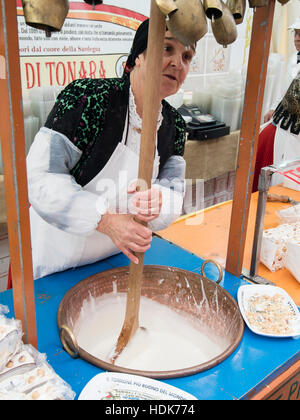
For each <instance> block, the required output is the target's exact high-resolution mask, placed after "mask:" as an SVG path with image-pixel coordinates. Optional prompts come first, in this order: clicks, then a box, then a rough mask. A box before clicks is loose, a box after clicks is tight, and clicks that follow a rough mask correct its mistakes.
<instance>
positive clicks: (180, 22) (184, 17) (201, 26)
mask: <svg viewBox="0 0 300 420" xmlns="http://www.w3.org/2000/svg"><path fill="white" fill-rule="evenodd" d="M176 6H177V10H176V11H174V12H171V13H170V14H169V15H168V19H167V27H168V29H169V31H171V32H172V34H173V35H174V37H175V38H177V39H178V40H179V41H180V42H181V43H182V44H183V45H187V46H188V45H193V44H195V43H196V42H197V41H199V39H201V38H202V37H203V36H204V35H205V34H206V32H207V29H208V28H207V20H206V16H205V12H204V8H203V5H202V2H201V0H176Z"/></svg>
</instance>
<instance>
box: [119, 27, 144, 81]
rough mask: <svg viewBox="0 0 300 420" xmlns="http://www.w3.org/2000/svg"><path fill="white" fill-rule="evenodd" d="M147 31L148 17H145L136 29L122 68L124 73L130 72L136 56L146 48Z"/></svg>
mask: <svg viewBox="0 0 300 420" xmlns="http://www.w3.org/2000/svg"><path fill="white" fill-rule="evenodd" d="M148 33H149V19H146V20H144V22H143V23H142V24H141V25H140V26H139V27H138V30H137V31H136V34H135V37H134V40H133V43H132V47H131V50H130V53H129V56H128V58H127V61H126V66H125V70H124V74H125V75H126V74H128V73H130V71H131V69H132V68H133V67H134V66H135V60H136V58H137V57H138V56H139V55H140V54H142V53H143V52H144V51H145V50H146V49H147V45H148Z"/></svg>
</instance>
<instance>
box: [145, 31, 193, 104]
mask: <svg viewBox="0 0 300 420" xmlns="http://www.w3.org/2000/svg"><path fill="white" fill-rule="evenodd" d="M194 55H195V48H194V46H191V47H188V48H186V47H185V46H184V45H183V44H181V43H180V42H179V41H178V40H177V39H175V38H174V37H173V35H172V33H171V32H169V31H167V32H166V35H165V40H164V53H163V64H162V82H161V88H160V92H161V95H160V96H161V99H163V98H166V97H167V96H170V95H173V94H175V93H176V92H177V91H178V90H179V88H180V86H181V85H182V84H183V82H184V81H185V79H186V76H187V74H188V72H189V69H190V64H191V62H192V59H193V57H194ZM138 60H140V65H141V70H142V72H143V73H144V80H145V79H146V76H145V75H146V61H147V53H146V52H145V53H143V54H140V55H139V58H138Z"/></svg>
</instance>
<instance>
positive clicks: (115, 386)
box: [78, 372, 197, 401]
mask: <svg viewBox="0 0 300 420" xmlns="http://www.w3.org/2000/svg"><path fill="white" fill-rule="evenodd" d="M78 399H79V400H85V401H88V400H108V401H109V400H196V399H197V398H195V397H194V396H193V395H191V394H189V393H187V392H185V391H182V390H181V389H179V388H176V387H174V386H171V385H168V384H165V383H164V382H160V381H157V380H155V379H150V378H145V377H143V376H137V375H128V374H125V373H114V372H104V373H99V374H98V375H96V376H94V378H92V379H91V380H90V381H89V382H88V383H87V385H86V386H85V387H84V389H83V390H82V392H81V394H80V396H79V398H78Z"/></svg>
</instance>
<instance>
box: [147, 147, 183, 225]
mask: <svg viewBox="0 0 300 420" xmlns="http://www.w3.org/2000/svg"><path fill="white" fill-rule="evenodd" d="M185 169H186V162H185V160H184V158H183V157H182V156H177V155H174V156H171V157H170V158H169V159H168V160H167V162H166V163H165V165H164V167H163V168H162V170H161V171H160V173H159V177H158V178H157V180H156V181H155V183H154V185H156V186H158V188H159V189H160V191H161V192H162V208H161V212H160V214H159V216H158V218H157V219H155V220H153V221H152V222H150V223H149V228H150V229H152V231H154V232H156V231H158V230H162V229H166V228H167V227H168V226H169V225H170V224H171V223H173V222H174V221H175V220H176V219H178V217H179V216H181V214H182V206H183V198H184V193H185Z"/></svg>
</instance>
